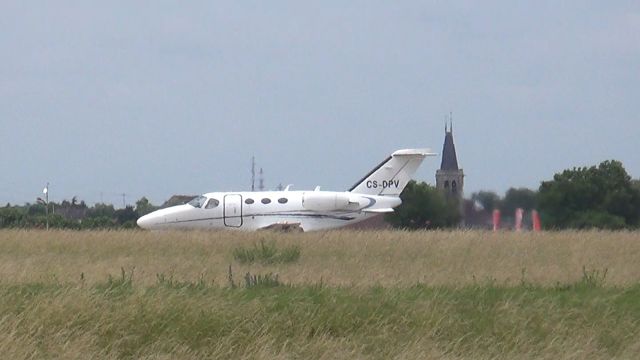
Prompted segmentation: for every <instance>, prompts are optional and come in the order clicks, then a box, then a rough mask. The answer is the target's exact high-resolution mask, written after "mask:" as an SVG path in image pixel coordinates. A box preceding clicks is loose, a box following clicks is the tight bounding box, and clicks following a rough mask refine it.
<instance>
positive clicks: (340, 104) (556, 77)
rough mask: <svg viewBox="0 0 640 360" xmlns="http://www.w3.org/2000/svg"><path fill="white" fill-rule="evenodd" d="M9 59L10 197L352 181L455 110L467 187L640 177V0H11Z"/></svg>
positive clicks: (0, 147) (6, 182)
mask: <svg viewBox="0 0 640 360" xmlns="http://www.w3.org/2000/svg"><path fill="white" fill-rule="evenodd" d="M0 55H1V61H0V129H1V132H0V165H1V167H0V203H2V204H4V203H6V202H11V203H18V204H21V203H24V202H34V201H35V199H36V197H37V196H40V195H41V191H42V188H43V187H44V185H45V183H46V182H47V181H49V182H51V196H52V200H54V201H61V200H62V199H70V198H71V197H72V196H74V195H75V196H78V197H79V198H80V199H84V200H86V201H87V202H88V203H94V202H98V201H101V199H102V200H103V201H105V202H113V203H116V204H121V203H122V196H118V195H117V194H121V193H125V194H127V198H126V200H127V202H128V203H133V202H134V201H135V199H137V198H140V197H142V196H147V197H149V198H150V199H151V201H152V202H154V203H161V202H163V201H164V200H166V199H167V198H168V197H169V196H170V195H172V194H197V193H202V192H209V191H227V190H248V189H249V187H250V162H251V156H253V155H255V156H256V161H257V163H258V166H261V167H263V168H264V173H265V183H266V186H267V187H268V188H274V187H275V186H277V185H278V183H282V184H285V185H286V184H289V183H292V184H294V187H293V188H294V189H309V188H313V187H314V186H316V185H322V187H323V189H326V190H344V189H347V188H349V187H350V186H351V185H352V184H353V183H354V182H355V181H356V180H358V179H359V178H360V177H361V176H363V175H364V174H365V173H366V172H367V171H369V170H370V169H371V168H372V167H374V166H375V165H377V164H378V163H379V162H380V161H381V160H382V159H384V158H385V157H386V156H387V155H388V154H390V153H391V152H392V151H393V150H395V149H399V148H408V147H431V148H432V149H433V150H434V151H436V152H438V153H440V152H441V151H442V144H443V140H444V121H445V116H446V115H447V114H449V112H453V120H454V136H455V142H456V147H457V151H458V161H459V163H460V165H461V166H462V167H463V168H464V171H465V174H466V179H465V193H466V194H467V195H470V194H471V193H472V192H474V191H478V190H481V189H485V190H494V191H498V192H500V193H502V192H504V191H505V190H507V189H508V188H509V187H530V188H537V187H538V186H539V184H540V181H542V180H546V179H550V178H551V177H552V176H553V174H554V173H556V172H558V171H561V170H563V169H565V168H570V167H573V166H585V165H595V164H598V163H599V162H601V161H603V160H606V159H617V160H620V161H622V162H623V163H624V165H625V167H626V169H627V171H628V172H629V173H630V174H631V175H632V176H633V177H635V178H637V177H640V156H639V155H638V150H639V148H640V146H639V145H638V144H639V140H638V139H639V138H640V2H638V1H637V0H634V1H584V0H582V1H563V2H559V1H535V2H528V1H527V2H521V1H460V2H455V1H371V0H369V1H348V2H346V1H326V0H325V1H318V2H308V1H293V0H292V1H228V2H227V1H224V2H222V1H188V2H184V1H179V2H178V1H176V2H168V1H135V2H132V1H104V2H93V1H29V2H25V1H10V0H5V1H2V2H1V3H0ZM439 164H440V158H439V157H438V158H433V159H427V161H426V162H425V163H424V164H423V166H422V167H421V169H420V170H419V172H418V174H417V178H418V179H419V180H424V181H427V182H429V183H432V184H433V183H435V170H436V169H437V168H438V166H439Z"/></svg>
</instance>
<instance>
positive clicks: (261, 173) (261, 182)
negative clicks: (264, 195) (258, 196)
mask: <svg viewBox="0 0 640 360" xmlns="http://www.w3.org/2000/svg"><path fill="white" fill-rule="evenodd" d="M259 187H260V191H264V173H263V172H262V168H260V185H259Z"/></svg>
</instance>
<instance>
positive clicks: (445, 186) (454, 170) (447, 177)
mask: <svg viewBox="0 0 640 360" xmlns="http://www.w3.org/2000/svg"><path fill="white" fill-rule="evenodd" d="M444 134H445V136H444V146H443V147H442V163H441V164H440V170H438V171H437V172H436V188H438V190H440V191H442V192H443V193H444V194H445V195H446V196H447V197H453V198H456V199H457V200H459V201H460V204H462V195H463V190H464V172H463V171H462V169H460V168H459V167H458V157H457V156H456V146H455V144H454V143H453V122H451V125H450V128H447V125H446V124H445V125H444Z"/></svg>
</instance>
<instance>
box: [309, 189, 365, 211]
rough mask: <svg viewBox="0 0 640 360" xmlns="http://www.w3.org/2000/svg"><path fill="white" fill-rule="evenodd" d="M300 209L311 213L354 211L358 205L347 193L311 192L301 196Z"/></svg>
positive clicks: (356, 199)
mask: <svg viewBox="0 0 640 360" xmlns="http://www.w3.org/2000/svg"><path fill="white" fill-rule="evenodd" d="M302 207H303V208H305V209H307V210H313V211H332V210H356V209H358V208H359V207H360V203H359V201H358V197H354V196H353V195H352V194H349V193H344V194H342V193H335V192H329V191H327V192H320V191H312V192H305V193H304V194H302Z"/></svg>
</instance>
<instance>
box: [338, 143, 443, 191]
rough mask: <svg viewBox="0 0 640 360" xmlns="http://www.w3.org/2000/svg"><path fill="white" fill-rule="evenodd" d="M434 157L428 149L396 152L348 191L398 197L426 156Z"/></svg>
mask: <svg viewBox="0 0 640 360" xmlns="http://www.w3.org/2000/svg"><path fill="white" fill-rule="evenodd" d="M433 155H436V154H434V153H432V152H431V151H430V150H429V149H405V150H398V151H396V152H394V153H393V154H391V156H389V157H388V158H386V159H385V160H384V161H383V162H382V163H380V165H378V166H377V167H375V168H374V169H373V170H371V172H369V173H368V174H367V175H365V176H364V177H363V178H362V179H361V180H360V181H358V182H357V183H356V184H355V185H353V186H352V187H351V189H349V191H350V192H353V193H358V194H367V195H390V196H398V195H400V193H401V192H402V190H404V188H405V186H407V183H408V182H409V180H411V178H412V177H413V174H415V172H416V170H418V167H419V166H420V164H421V163H422V160H424V158H425V157H426V156H433Z"/></svg>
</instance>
